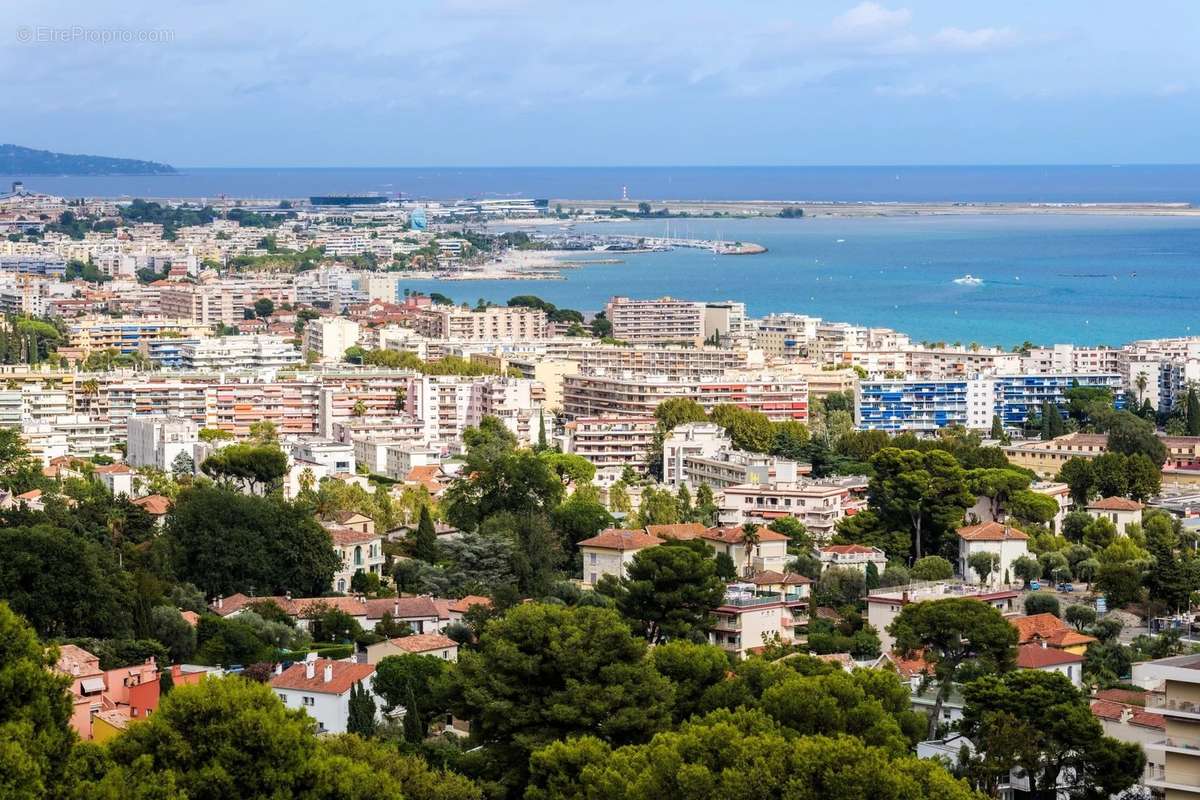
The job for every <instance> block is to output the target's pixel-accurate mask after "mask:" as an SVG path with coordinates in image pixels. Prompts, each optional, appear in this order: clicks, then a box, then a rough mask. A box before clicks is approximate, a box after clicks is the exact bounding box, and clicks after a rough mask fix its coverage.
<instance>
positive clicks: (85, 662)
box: [55, 644, 158, 739]
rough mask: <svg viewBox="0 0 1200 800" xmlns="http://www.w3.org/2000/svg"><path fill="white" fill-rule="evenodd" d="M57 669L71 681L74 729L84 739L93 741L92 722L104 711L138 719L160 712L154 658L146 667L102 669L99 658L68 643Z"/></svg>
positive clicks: (149, 660) (156, 670)
mask: <svg viewBox="0 0 1200 800" xmlns="http://www.w3.org/2000/svg"><path fill="white" fill-rule="evenodd" d="M55 669H57V671H58V672H60V673H62V674H64V675H67V676H69V677H70V678H71V686H70V691H71V696H72V698H73V700H74V703H75V707H74V710H73V711H72V713H71V727H73V728H74V729H75V730H76V732H77V733H78V734H79V736H80V738H82V739H91V738H92V722H93V720H94V719H95V717H96V716H97V715H99V714H100V713H101V712H117V714H119V715H121V716H124V717H128V718H129V719H130V720H137V719H144V718H146V717H148V716H150V715H151V714H153V713H154V711H155V710H157V709H158V667H157V666H155V664H154V659H153V658H148V659H146V663H144V664H136V665H134V666H131V667H120V668H118V669H110V670H102V669H100V659H99V657H97V656H94V655H92V654H91V653H89V652H88V651H87V650H84V649H83V648H82V647H76V646H75V645H73V644H66V645H63V646H62V647H61V648H59V654H58V663H57V664H56V665H55ZM109 716H112V715H111V714H110V715H109Z"/></svg>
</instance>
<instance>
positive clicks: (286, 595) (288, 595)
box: [283, 589, 292, 603]
mask: <svg viewBox="0 0 1200 800" xmlns="http://www.w3.org/2000/svg"><path fill="white" fill-rule="evenodd" d="M283 599H284V600H287V601H288V602H289V603H290V602H292V590H291V589H288V590H287V591H286V592H284V594H283Z"/></svg>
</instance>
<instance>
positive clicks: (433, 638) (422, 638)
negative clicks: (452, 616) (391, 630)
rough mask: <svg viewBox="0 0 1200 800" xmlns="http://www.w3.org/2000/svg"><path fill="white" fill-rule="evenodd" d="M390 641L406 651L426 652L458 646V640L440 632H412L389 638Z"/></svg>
mask: <svg viewBox="0 0 1200 800" xmlns="http://www.w3.org/2000/svg"><path fill="white" fill-rule="evenodd" d="M390 642H391V643H392V645H394V646H395V647H398V648H400V649H401V650H403V651H405V652H406V653H428V652H431V651H433V650H445V649H447V648H450V647H458V642H456V641H454V640H453V639H451V638H450V637H449V636H443V635H442V634H440V633H414V634H413V635H412V636H401V637H400V638H399V639H391V640H390Z"/></svg>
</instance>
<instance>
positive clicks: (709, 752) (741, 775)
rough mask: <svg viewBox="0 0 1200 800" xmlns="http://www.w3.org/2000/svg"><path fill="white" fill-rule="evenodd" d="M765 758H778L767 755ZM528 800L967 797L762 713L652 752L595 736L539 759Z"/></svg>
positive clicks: (902, 759) (687, 729)
mask: <svg viewBox="0 0 1200 800" xmlns="http://www.w3.org/2000/svg"><path fill="white" fill-rule="evenodd" d="M764 754H770V757H769V758H764ZM531 773H532V775H531V786H530V788H529V789H528V791H527V792H526V795H525V796H526V798H527V800H583V798H588V797H612V798H621V800H695V798H699V797H705V798H731V797H746V796H753V797H756V798H763V799H764V800H777V799H778V800H783V798H788V799H789V800H857V799H858V798H863V797H870V798H875V799H876V800H901V799H902V798H918V797H937V798H940V800H968V798H972V797H974V795H973V794H972V793H971V792H970V790H969V789H968V788H967V787H966V785H965V784H963V783H961V782H958V781H956V780H955V779H954V778H952V777H951V776H950V775H949V774H948V773H947V772H946V771H945V770H944V769H943V768H942V767H941V766H939V765H938V764H937V763H936V762H932V761H923V760H919V759H917V758H914V757H913V756H910V755H907V754H904V755H897V754H894V753H893V752H891V751H889V750H887V749H885V748H880V747H871V746H867V745H866V744H864V743H863V742H862V741H861V740H859V739H856V738H853V737H838V738H830V737H829V736H795V735H792V734H791V733H789V731H788V729H786V728H784V727H782V726H781V725H779V723H777V722H775V721H773V720H772V719H771V718H770V717H768V716H767V715H766V714H764V713H762V712H761V711H748V710H742V711H732V712H731V711H718V712H715V713H713V714H709V715H708V716H706V717H703V718H697V719H694V720H693V721H692V722H689V723H687V724H685V725H684V726H683V727H681V728H680V729H678V730H676V731H668V732H664V733H660V734H658V735H656V736H655V737H654V739H653V740H652V741H650V742H649V743H648V744H644V745H631V746H626V747H620V748H617V749H615V750H614V749H613V748H612V747H611V746H610V745H608V744H607V743H605V742H603V741H601V740H600V739H598V738H595V737H593V736H585V737H582V738H579V739H573V740H571V741H568V742H559V743H556V744H553V745H551V746H549V747H546V748H545V749H543V750H541V751H539V752H537V753H535V754H534V757H533V760H532V763H531Z"/></svg>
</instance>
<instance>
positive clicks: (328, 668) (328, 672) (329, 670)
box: [322, 661, 333, 683]
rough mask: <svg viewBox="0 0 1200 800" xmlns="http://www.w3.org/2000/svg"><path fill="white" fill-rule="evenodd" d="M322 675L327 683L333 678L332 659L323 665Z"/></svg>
mask: <svg viewBox="0 0 1200 800" xmlns="http://www.w3.org/2000/svg"><path fill="white" fill-rule="evenodd" d="M322 677H323V678H324V681H325V683H329V682H330V681H332V680H333V662H332V661H330V662H329V663H328V664H326V665H325V674H324V676H322Z"/></svg>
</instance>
